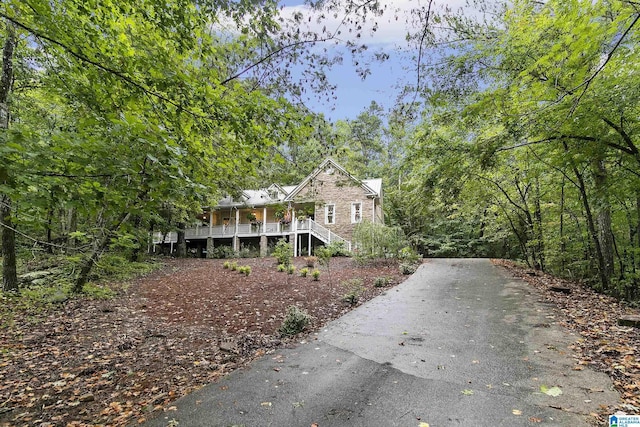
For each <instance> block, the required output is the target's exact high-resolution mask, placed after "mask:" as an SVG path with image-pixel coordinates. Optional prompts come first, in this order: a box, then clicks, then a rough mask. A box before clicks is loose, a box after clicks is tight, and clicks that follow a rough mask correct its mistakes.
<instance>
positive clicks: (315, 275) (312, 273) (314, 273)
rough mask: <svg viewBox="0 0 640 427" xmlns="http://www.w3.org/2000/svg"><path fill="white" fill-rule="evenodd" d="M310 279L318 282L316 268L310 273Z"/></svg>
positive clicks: (318, 273) (318, 272)
mask: <svg viewBox="0 0 640 427" xmlns="http://www.w3.org/2000/svg"><path fill="white" fill-rule="evenodd" d="M311 277H313V280H315V281H318V280H320V270H318V269H317V268H316V269H315V270H313V271H312V272H311Z"/></svg>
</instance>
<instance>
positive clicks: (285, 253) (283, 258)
mask: <svg viewBox="0 0 640 427" xmlns="http://www.w3.org/2000/svg"><path fill="white" fill-rule="evenodd" d="M273 256H274V257H276V259H277V260H278V264H284V265H285V266H287V267H288V266H289V265H291V258H292V257H293V246H292V245H291V243H289V242H287V241H286V240H285V239H280V240H278V243H276V246H275V247H274V248H273Z"/></svg>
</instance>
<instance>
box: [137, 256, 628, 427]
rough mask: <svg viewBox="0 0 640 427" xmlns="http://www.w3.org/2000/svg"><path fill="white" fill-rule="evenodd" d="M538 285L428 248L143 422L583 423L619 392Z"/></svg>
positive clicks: (433, 426) (434, 426) (281, 426)
mask: <svg viewBox="0 0 640 427" xmlns="http://www.w3.org/2000/svg"><path fill="white" fill-rule="evenodd" d="M533 292H534V291H533V290H532V289H531V288H529V287H528V286H527V285H526V284H525V283H523V282H521V281H517V280H514V279H511V278H509V277H508V276H507V274H506V273H504V272H503V271H502V270H501V269H500V268H499V267H495V266H493V265H492V264H491V262H490V261H489V260H482V259H464V260H462V259H437V260H429V261H428V262H427V263H425V264H424V265H422V266H421V267H420V269H419V270H418V271H417V272H416V273H415V274H414V275H413V276H412V277H411V278H410V279H409V280H407V281H406V282H404V283H403V284H401V285H400V286H398V287H396V288H393V289H390V290H389V291H388V292H387V293H386V294H385V295H383V296H380V297H378V298H376V299H374V300H372V301H370V302H368V303H367V304H365V305H363V306H361V307H359V308H357V309H356V310H353V311H352V312H350V313H348V314H347V315H346V316H344V317H342V318H340V319H338V320H336V321H334V322H332V323H330V324H329V325H327V327H326V328H325V329H324V330H323V331H321V332H320V333H319V334H317V335H315V336H314V337H312V338H311V339H309V340H307V341H305V342H303V343H301V344H300V345H298V346H297V347H296V348H293V349H285V350H281V351H277V352H276V353H273V354H269V355H266V356H264V357H263V358H261V359H260V360H258V361H256V362H255V363H253V364H252V365H251V366H250V367H249V368H247V369H244V370H241V371H237V372H234V373H232V374H231V375H229V376H228V377H226V378H224V379H223V380H221V381H219V382H217V383H214V384H211V385H209V386H207V387H205V388H203V389H201V390H199V391H197V392H195V393H193V394H191V395H189V396H186V397H185V398H183V399H180V400H179V401H178V402H177V403H176V408H177V410H172V411H167V412H165V413H163V414H159V416H157V417H156V418H155V419H153V420H151V421H149V422H147V424H145V425H148V426H167V425H179V426H180V427H191V426H193V427H196V426H207V427H214V426H224V427H226V426H245V427H263V426H278V427H285V426H302V427H304V426H307V427H309V426H312V425H314V424H317V425H318V426H319V427H327V426H363V427H364V426H367V427H374V426H415V427H419V426H421V425H424V424H422V423H425V424H428V425H429V426H430V427H441V426H457V425H459V426H491V427H496V426H531V425H556V426H571V427H575V426H583V425H584V426H586V425H588V419H589V415H588V414H589V413H590V412H596V411H597V410H598V409H599V406H600V404H611V403H614V402H616V401H617V399H618V395H617V393H616V392H615V391H612V385H611V382H610V380H609V378H608V377H607V376H606V375H604V374H601V373H596V372H593V371H590V370H588V369H584V370H574V367H576V361H575V360H574V359H573V358H572V356H571V350H570V348H569V346H570V345H571V344H572V343H573V342H575V341H576V340H578V339H579V337H576V336H572V335H571V334H569V333H568V332H567V331H566V330H563V329H562V328H560V327H559V326H558V325H556V324H555V319H554V313H553V309H552V307H548V306H545V305H544V304H542V303H541V302H539V301H538V298H537V296H536V294H535V293H533ZM544 390H547V391H548V394H547V393H543V391H544ZM549 390H550V391H549ZM558 391H560V392H561V394H558ZM176 423H177V424H176Z"/></svg>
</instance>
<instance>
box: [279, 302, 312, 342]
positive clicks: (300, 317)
mask: <svg viewBox="0 0 640 427" xmlns="http://www.w3.org/2000/svg"><path fill="white" fill-rule="evenodd" d="M310 323H311V316H310V315H309V313H307V312H306V311H305V310H304V309H301V308H298V307H296V306H295V305H291V306H289V308H288V309H287V314H286V316H285V318H284V320H283V322H282V325H281V326H280V328H279V329H278V332H280V334H281V335H283V336H293V335H297V334H299V333H300V332H302V331H304V330H305V329H306V328H307V326H309V324H310Z"/></svg>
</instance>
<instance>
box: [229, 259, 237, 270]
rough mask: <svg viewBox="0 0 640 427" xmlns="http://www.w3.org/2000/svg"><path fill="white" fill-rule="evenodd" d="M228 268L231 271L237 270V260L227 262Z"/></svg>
mask: <svg viewBox="0 0 640 427" xmlns="http://www.w3.org/2000/svg"><path fill="white" fill-rule="evenodd" d="M229 269H230V270H231V271H237V270H238V262H237V261H232V262H231V263H230V264H229Z"/></svg>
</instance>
